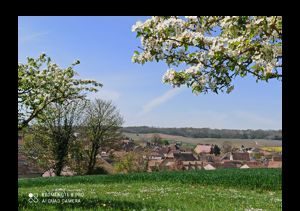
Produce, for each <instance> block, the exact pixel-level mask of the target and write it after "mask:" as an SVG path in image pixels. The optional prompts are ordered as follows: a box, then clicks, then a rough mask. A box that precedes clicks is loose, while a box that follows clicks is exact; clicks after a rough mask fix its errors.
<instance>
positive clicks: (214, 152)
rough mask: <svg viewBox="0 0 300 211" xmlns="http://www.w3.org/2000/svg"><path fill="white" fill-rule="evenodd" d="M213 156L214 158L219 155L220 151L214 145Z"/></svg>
mask: <svg viewBox="0 0 300 211" xmlns="http://www.w3.org/2000/svg"><path fill="white" fill-rule="evenodd" d="M213 154H214V155H216V156H217V155H220V154H221V149H220V147H219V146H218V145H214V148H213Z"/></svg>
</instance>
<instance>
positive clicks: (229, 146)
mask: <svg viewBox="0 0 300 211" xmlns="http://www.w3.org/2000/svg"><path fill="white" fill-rule="evenodd" d="M222 151H223V153H227V152H231V151H232V143H231V142H230V141H224V142H223V145H222Z"/></svg>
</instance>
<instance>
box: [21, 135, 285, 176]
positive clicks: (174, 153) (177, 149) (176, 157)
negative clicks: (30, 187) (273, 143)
mask: <svg viewBox="0 0 300 211" xmlns="http://www.w3.org/2000/svg"><path fill="white" fill-rule="evenodd" d="M18 144H19V147H20V146H22V144H23V139H22V137H19V140H18ZM213 148H214V145H213V144H197V145H196V147H195V148H189V147H184V146H182V143H181V142H175V143H171V144H158V143H153V142H146V143H143V144H136V143H135V142H134V140H132V139H130V138H128V139H124V140H121V141H120V148H118V149H109V148H107V149H105V148H103V150H102V151H101V152H100V153H99V154H98V156H97V158H98V162H99V165H102V166H103V167H104V168H106V170H107V172H109V173H112V172H113V168H114V167H113V165H114V162H115V160H118V159H120V158H122V157H123V156H125V155H126V154H128V153H136V154H138V155H140V156H141V159H142V161H143V162H144V163H146V169H145V171H147V172H153V171H164V170H166V171H189V170H215V169H221V168H240V169H249V168H281V167H282V153H281V152H270V151H266V150H263V149H261V148H255V147H250V148H246V147H244V146H243V145H241V146H240V147H239V148H232V149H231V150H230V151H228V152H226V153H220V154H217V155H215V154H214V152H213ZM18 172H19V177H37V176H43V177H47V176H54V175H53V172H51V170H48V171H43V170H42V169H39V168H38V167H37V166H35V165H33V164H32V163H30V162H28V160H27V159H26V157H25V156H24V155H22V153H20V152H19V153H18ZM62 175H65V176H72V175H76V173H75V172H72V171H71V170H70V168H68V167H66V168H65V169H64V172H62Z"/></svg>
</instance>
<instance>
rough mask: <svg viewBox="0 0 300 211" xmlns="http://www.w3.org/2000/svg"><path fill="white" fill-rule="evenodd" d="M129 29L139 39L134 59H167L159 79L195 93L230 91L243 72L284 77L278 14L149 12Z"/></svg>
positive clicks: (258, 76) (264, 77) (265, 78)
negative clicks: (175, 14)
mask: <svg viewBox="0 0 300 211" xmlns="http://www.w3.org/2000/svg"><path fill="white" fill-rule="evenodd" d="M132 31H133V32H136V33H137V35H136V37H138V38H140V39H141V44H142V46H141V47H139V48H140V49H141V51H135V52H134V55H133V57H132V61H133V62H134V63H139V64H144V63H145V62H149V61H153V60H156V61H157V62H159V61H163V62H165V63H167V64H168V66H169V67H170V69H169V70H168V71H167V72H166V73H165V74H164V76H163V79H162V80H163V82H164V83H169V84H171V85H173V86H174V87H175V86H178V87H179V86H181V85H184V84H185V85H187V87H191V88H192V91H193V92H194V93H195V94H198V93H202V92H203V93H207V92H208V91H209V90H211V91H212V92H214V93H218V91H224V90H226V92H227V93H230V92H231V91H232V90H233V88H234V85H233V79H234V78H235V77H236V76H241V77H245V76H246V75H247V74H251V75H253V76H254V77H255V78H256V80H257V81H268V80H269V79H278V80H281V79H282V73H281V72H282V69H281V68H282V17H281V16H185V17H179V16H153V17H152V18H150V19H148V20H146V21H145V22H140V21H138V22H137V23H136V24H135V25H133V26H132ZM179 65H180V67H181V66H185V68H184V69H183V70H177V71H176V70H175V69H174V68H175V67H176V68H179Z"/></svg>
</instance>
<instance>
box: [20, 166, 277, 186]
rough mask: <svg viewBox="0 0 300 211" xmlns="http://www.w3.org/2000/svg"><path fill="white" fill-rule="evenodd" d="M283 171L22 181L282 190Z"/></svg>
mask: <svg viewBox="0 0 300 211" xmlns="http://www.w3.org/2000/svg"><path fill="white" fill-rule="evenodd" d="M281 180H282V171H281V169H218V170H213V171H204V170H198V171H180V172H153V173H132V174H115V175H92V176H74V177H52V178H34V179H19V183H18V186H19V188H23V187H40V186H46V185H59V184H63V185H66V184H78V183H81V184H99V183H127V182H135V181H136V182H146V181H148V182H149V181H152V182H158V181H171V182H176V183H190V184H201V185H216V186H221V187H239V188H243V189H252V190H254V189H262V190H281V184H282V183H281Z"/></svg>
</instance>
